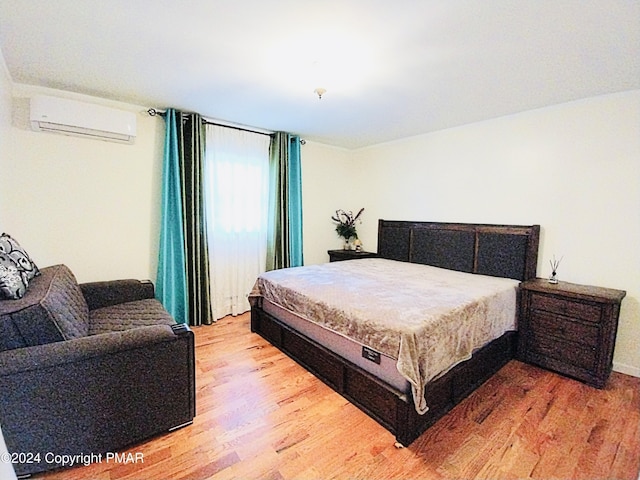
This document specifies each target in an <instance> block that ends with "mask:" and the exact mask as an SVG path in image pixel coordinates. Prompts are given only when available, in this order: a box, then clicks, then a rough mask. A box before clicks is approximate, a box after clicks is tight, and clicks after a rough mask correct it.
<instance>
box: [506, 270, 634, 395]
mask: <svg viewBox="0 0 640 480" xmlns="http://www.w3.org/2000/svg"><path fill="white" fill-rule="evenodd" d="M519 295H520V316H519V318H518V358H519V359H520V360H522V361H524V362H528V363H533V364H536V365H539V366H541V367H544V368H548V369H549V370H553V371H555V372H558V373H561V374H563V375H567V376H569V377H573V378H575V379H578V380H581V381H583V382H585V383H587V384H589V385H592V386H594V387H597V388H603V387H604V386H605V384H606V383H607V379H608V378H609V375H610V374H611V368H612V362H613V349H614V346H615V342H616V333H617V330H618V315H619V314H620V303H621V302H622V299H623V298H624V296H625V295H626V292H624V291H622V290H614V289H611V288H601V287H593V286H589V285H578V284H574V283H568V282H559V283H557V284H551V283H549V282H548V280H546V279H542V278H536V279H533V280H529V281H526V282H523V283H521V284H520V287H519Z"/></svg>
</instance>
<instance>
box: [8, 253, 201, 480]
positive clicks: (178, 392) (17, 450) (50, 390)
mask: <svg viewBox="0 0 640 480" xmlns="http://www.w3.org/2000/svg"><path fill="white" fill-rule="evenodd" d="M194 416H195V352H194V336H193V332H192V331H191V330H190V329H189V328H188V327H187V326H185V325H181V324H180V325H179V324H176V323H175V321H174V319H173V318H172V317H171V315H170V314H169V313H168V312H167V311H166V310H165V309H164V307H163V306H162V305H161V304H160V302H158V301H157V300H155V298H154V286H153V284H152V283H151V282H148V281H139V280H116V281H105V282H92V283H83V284H78V283H77V281H76V278H75V276H74V275H73V273H72V272H71V270H70V269H69V268H68V267H67V266H65V265H54V266H50V267H45V268H42V269H41V270H40V271H39V274H38V275H37V276H34V278H33V279H31V280H30V283H29V286H28V289H27V290H26V292H25V293H24V296H22V298H18V299H11V300H0V426H1V428H2V432H3V434H4V438H5V441H6V445H7V449H8V450H9V452H11V453H12V454H14V456H15V454H20V457H19V458H18V457H16V458H18V459H19V460H20V461H18V462H15V463H14V464H13V467H14V469H15V471H16V473H17V474H18V475H19V476H23V475H28V474H33V473H37V472H42V471H46V470H51V469H55V468H59V467H65V466H68V464H67V463H66V462H67V461H68V459H69V458H70V457H68V456H74V455H84V457H82V458H83V459H87V458H93V460H94V461H95V460H96V459H99V458H100V457H99V455H101V454H103V455H104V454H106V453H109V452H117V451H118V450H122V449H123V448H125V447H128V446H130V445H132V444H135V443H138V442H140V441H142V440H144V439H147V438H149V437H152V436H154V435H157V434H160V433H163V432H167V431H171V430H173V429H176V428H178V427H181V426H184V425H188V424H189V423H191V422H192V421H193V418H194ZM92 454H93V457H90V455H92ZM76 458H80V457H76ZM102 458H104V456H103V457H102Z"/></svg>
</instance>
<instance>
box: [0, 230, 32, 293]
mask: <svg viewBox="0 0 640 480" xmlns="http://www.w3.org/2000/svg"><path fill="white" fill-rule="evenodd" d="M39 274H40V270H38V267H37V266H36V264H35V263H34V262H33V260H31V257H29V255H28V254H27V252H26V251H25V250H24V248H22V247H21V246H20V244H19V243H18V242H17V241H16V240H15V239H13V238H12V237H11V236H10V235H8V234H6V233H3V234H2V235H0V298H9V299H18V298H22V297H23V296H24V294H25V292H26V291H27V287H28V286H29V281H30V280H31V279H32V278H33V277H35V276H36V275H39Z"/></svg>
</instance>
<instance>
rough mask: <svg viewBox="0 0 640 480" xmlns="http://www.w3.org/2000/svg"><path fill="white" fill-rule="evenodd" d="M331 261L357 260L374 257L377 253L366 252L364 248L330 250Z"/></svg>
mask: <svg viewBox="0 0 640 480" xmlns="http://www.w3.org/2000/svg"><path fill="white" fill-rule="evenodd" d="M327 253H328V254H329V261H330V262H341V261H342V260H357V259H360V258H374V257H377V256H378V254H377V253H373V252H365V251H364V250H360V251H358V250H328V251H327Z"/></svg>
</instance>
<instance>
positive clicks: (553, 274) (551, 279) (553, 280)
mask: <svg viewBox="0 0 640 480" xmlns="http://www.w3.org/2000/svg"><path fill="white" fill-rule="evenodd" d="M549 283H553V284H554V285H555V284H556V283H558V274H557V273H556V272H551V276H550V277H549Z"/></svg>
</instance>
